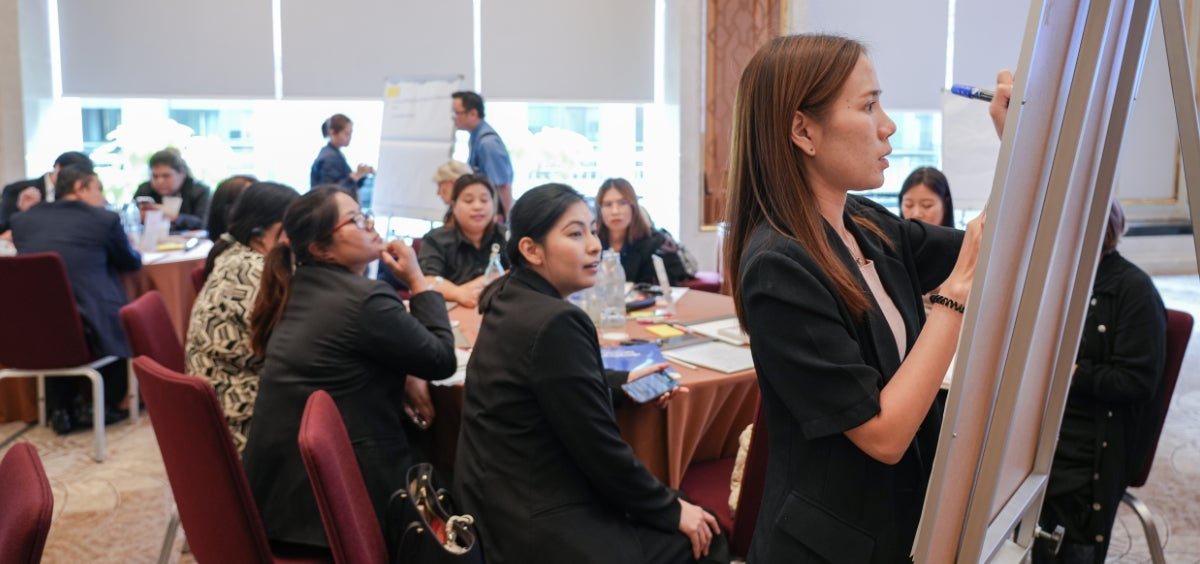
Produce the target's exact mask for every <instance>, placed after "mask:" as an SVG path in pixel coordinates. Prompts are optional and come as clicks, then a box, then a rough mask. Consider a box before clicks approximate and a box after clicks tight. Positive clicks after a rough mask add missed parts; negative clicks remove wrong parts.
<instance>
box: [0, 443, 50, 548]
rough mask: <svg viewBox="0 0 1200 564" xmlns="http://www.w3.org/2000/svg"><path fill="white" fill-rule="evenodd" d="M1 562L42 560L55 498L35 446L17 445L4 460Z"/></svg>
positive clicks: (0, 473) (0, 488) (1, 472)
mask: <svg viewBox="0 0 1200 564" xmlns="http://www.w3.org/2000/svg"><path fill="white" fill-rule="evenodd" d="M0 507H3V508H4V510H3V511H0V555H3V557H2V558H0V560H3V561H5V562H11V563H12V564H18V563H19V564H24V563H26V562H28V563H29V564H36V563H37V562H41V561H42V549H44V548H45V547H46V535H47V534H49V532H50V519H51V517H53V516H54V495H53V493H51V491H50V481H49V480H47V479H46V470H45V469H44V468H42V461H41V459H39V458H38V454H37V450H36V449H34V448H33V445H31V444H29V443H25V442H21V443H17V444H15V445H13V447H12V448H11V449H9V451H8V454H6V455H4V460H0Z"/></svg>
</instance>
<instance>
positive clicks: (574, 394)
mask: <svg viewBox="0 0 1200 564" xmlns="http://www.w3.org/2000/svg"><path fill="white" fill-rule="evenodd" d="M498 284H499V286H498V287H496V288H494V291H492V292H489V293H488V294H485V296H484V298H483V300H482V302H481V306H480V309H481V310H482V311H483V312H484V316H483V324H482V326H481V328H480V330H479V338H478V339H477V340H476V342H475V350H474V352H473V353H472V354H471V361H470V363H469V364H468V365H467V386H466V397H465V400H464V403H463V421H462V429H461V431H460V434H459V440H458V456H457V460H456V463H455V467H454V468H455V480H456V482H455V488H456V492H457V496H458V500H459V502H460V504H461V506H462V509H463V511H464V512H465V513H469V514H471V515H474V516H475V518H476V521H475V523H476V525H477V526H478V527H479V530H480V533H481V535H482V537H483V539H482V540H483V549H484V554H485V556H486V558H487V561H488V562H489V563H490V564H511V563H526V562H572V563H587V562H595V563H604V564H610V563H614V562H617V563H621V562H642V561H644V560H645V558H644V556H643V555H642V554H641V551H640V546H639V541H638V537H637V533H636V531H635V529H634V524H633V523H634V522H638V523H641V524H644V525H648V526H650V527H653V528H656V529H660V530H662V531H666V532H676V531H678V527H679V511H680V507H679V503H678V501H676V495H675V493H674V492H672V491H671V490H669V489H667V487H666V486H664V485H663V484H662V483H661V482H659V481H658V480H657V479H656V478H655V477H654V476H653V475H651V474H650V472H649V471H647V470H646V468H645V467H644V466H642V463H641V462H640V461H639V460H638V459H637V457H636V456H635V455H634V453H633V450H632V449H631V448H630V446H629V444H628V443H626V442H625V441H624V440H623V439H622V438H621V433H620V429H618V428H617V422H616V419H615V415H614V414H613V407H612V403H611V399H610V392H609V387H608V382H606V380H605V372H604V367H603V365H602V364H601V361H600V345H599V343H598V340H597V338H596V330H595V328H594V327H593V326H592V322H591V320H589V319H588V316H587V314H586V313H584V312H583V311H582V310H580V309H579V308H577V307H575V306H573V305H571V304H570V303H569V302H567V301H565V300H564V299H563V298H562V297H561V296H559V295H558V293H557V292H556V291H555V290H554V288H553V287H552V286H551V285H550V283H549V282H547V281H546V280H545V279H543V278H542V277H540V276H538V275H537V274H536V273H534V272H532V271H530V270H527V269H524V268H521V267H517V268H514V269H513V270H512V272H511V273H510V274H509V275H508V276H506V277H505V278H503V279H501V281H500V282H498Z"/></svg>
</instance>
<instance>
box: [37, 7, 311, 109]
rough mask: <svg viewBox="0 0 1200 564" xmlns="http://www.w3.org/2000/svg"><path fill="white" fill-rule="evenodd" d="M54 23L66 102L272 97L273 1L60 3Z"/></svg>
mask: <svg viewBox="0 0 1200 564" xmlns="http://www.w3.org/2000/svg"><path fill="white" fill-rule="evenodd" d="M289 1H290V0H289ZM58 23H59V38H60V44H61V48H62V86H63V94H64V95H66V96H99V97H121V96H129V97H162V98H178V97H234V98H237V97H271V96H273V95H274V91H275V85H274V78H273V77H274V62H273V48H272V39H271V38H272V35H271V0H203V1H201V2H187V1H182V0H104V1H99V2H97V1H95V0H58Z"/></svg>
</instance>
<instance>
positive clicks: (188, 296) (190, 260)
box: [0, 241, 212, 423]
mask: <svg viewBox="0 0 1200 564" xmlns="http://www.w3.org/2000/svg"><path fill="white" fill-rule="evenodd" d="M211 248H212V243H211V242H209V241H204V242H203V243H201V244H200V245H198V246H197V247H196V248H194V249H192V250H190V251H188V252H186V253H185V252H182V251H173V252H166V253H147V254H145V255H144V256H143V257H142V258H143V264H142V269H141V270H139V271H137V272H130V273H127V274H125V275H123V276H122V277H121V282H122V283H123V284H124V285H125V295H126V296H128V297H129V299H130V300H134V299H136V298H137V297H138V296H141V295H142V294H145V293H146V292H149V291H150V290H158V291H159V293H161V294H162V296H163V300H164V301H166V303H167V313H169V314H170V315H171V322H172V324H173V325H174V326H175V332H176V334H177V335H178V336H179V340H180V342H182V341H183V336H184V334H185V333H186V332H187V324H188V319H189V318H190V317H191V315H192V302H194V301H196V290H195V289H194V288H193V287H192V278H191V275H192V269H194V268H195V267H197V266H199V265H202V264H204V259H205V258H207V257H208V251H209V249H211ZM16 420H22V421H27V422H33V421H37V383H36V381H35V380H34V379H33V378H5V379H4V380H0V423H4V422H8V421H16Z"/></svg>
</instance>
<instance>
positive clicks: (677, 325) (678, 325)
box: [667, 322, 696, 335]
mask: <svg viewBox="0 0 1200 564" xmlns="http://www.w3.org/2000/svg"><path fill="white" fill-rule="evenodd" d="M667 325H670V326H671V327H674V328H676V329H678V330H680V331H683V332H684V333H686V334H688V335H695V334H696V332H695V331H692V328H691V327H688V326H687V325H684V324H682V323H671V322H667Z"/></svg>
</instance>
